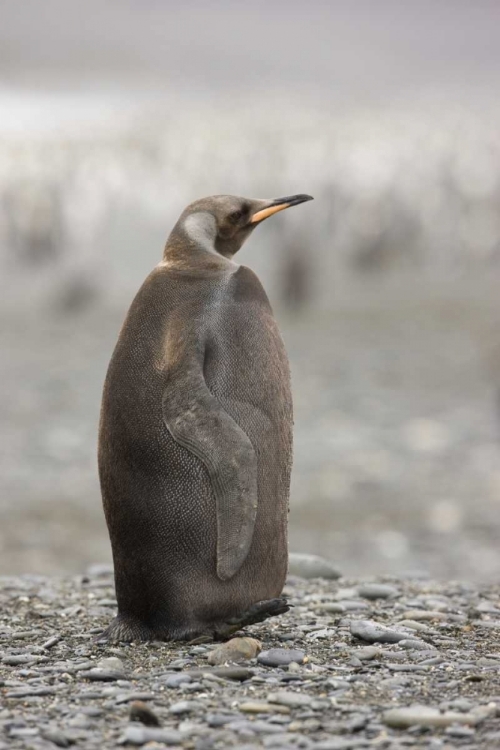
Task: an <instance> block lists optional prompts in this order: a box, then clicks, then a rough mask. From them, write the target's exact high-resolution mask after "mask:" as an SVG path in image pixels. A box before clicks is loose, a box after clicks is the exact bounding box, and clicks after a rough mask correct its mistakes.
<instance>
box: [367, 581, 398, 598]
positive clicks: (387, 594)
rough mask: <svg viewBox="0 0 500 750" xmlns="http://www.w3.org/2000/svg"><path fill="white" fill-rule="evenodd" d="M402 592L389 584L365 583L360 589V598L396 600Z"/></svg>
mask: <svg viewBox="0 0 500 750" xmlns="http://www.w3.org/2000/svg"><path fill="white" fill-rule="evenodd" d="M399 594H400V592H399V589H397V588H396V587H395V586H390V585H389V584H388V583H365V584H364V585H363V586H360V587H359V588H358V596H362V597H363V599H395V598H396V597H397V596H399Z"/></svg>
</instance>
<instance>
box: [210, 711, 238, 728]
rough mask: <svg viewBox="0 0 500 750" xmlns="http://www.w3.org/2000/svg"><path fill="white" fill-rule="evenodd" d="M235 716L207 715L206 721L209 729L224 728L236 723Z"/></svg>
mask: <svg viewBox="0 0 500 750" xmlns="http://www.w3.org/2000/svg"><path fill="white" fill-rule="evenodd" d="M235 719H236V715H235V714H207V717H206V720H207V724H208V726H209V727H224V726H225V725H226V724H229V723H230V722H231V721H235Z"/></svg>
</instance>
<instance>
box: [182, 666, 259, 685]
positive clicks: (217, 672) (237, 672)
mask: <svg viewBox="0 0 500 750" xmlns="http://www.w3.org/2000/svg"><path fill="white" fill-rule="evenodd" d="M183 674H189V675H190V676H191V677H194V678H199V677H204V676H206V675H208V676H210V675H214V676H215V677H221V678H222V679H223V680H231V681H234V682H244V681H245V680H249V679H250V678H251V677H253V675H254V674H255V673H254V670H253V669H246V668H245V667H207V668H206V669H190V670H189V672H188V673H186V672H184V673H183Z"/></svg>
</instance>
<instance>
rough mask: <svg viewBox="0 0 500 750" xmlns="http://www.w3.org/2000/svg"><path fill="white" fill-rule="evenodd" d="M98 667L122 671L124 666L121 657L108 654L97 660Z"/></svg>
mask: <svg viewBox="0 0 500 750" xmlns="http://www.w3.org/2000/svg"><path fill="white" fill-rule="evenodd" d="M97 667H98V668H99V669H104V670H111V671H112V672H122V673H123V672H124V671H125V667H124V664H123V662H122V660H121V659H119V658H118V657H117V656H108V657H107V658H105V659H101V660H100V661H98V662H97Z"/></svg>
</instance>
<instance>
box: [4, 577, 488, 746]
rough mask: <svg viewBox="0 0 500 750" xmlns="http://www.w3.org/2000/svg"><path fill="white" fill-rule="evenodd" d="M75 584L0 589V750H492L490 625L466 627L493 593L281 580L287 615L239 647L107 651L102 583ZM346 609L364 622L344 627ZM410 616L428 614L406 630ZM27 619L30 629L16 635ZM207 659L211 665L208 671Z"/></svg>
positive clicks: (140, 646)
mask: <svg viewBox="0 0 500 750" xmlns="http://www.w3.org/2000/svg"><path fill="white" fill-rule="evenodd" d="M40 581H42V583H41V582H40ZM80 581H81V579H79V580H78V581H77V583H76V585H75V579H71V578H68V579H61V580H55V579H54V580H51V579H42V578H40V577H33V578H29V577H28V578H22V579H20V578H10V579H5V578H0V605H1V608H2V615H3V616H4V618H5V619H4V623H8V625H6V624H3V625H2V624H1V623H0V685H1V694H2V698H3V699H4V700H3V703H2V704H0V738H1V739H0V750H4V747H5V748H7V747H8V748H9V750H10V747H13V748H14V747H18V746H19V748H21V747H25V748H26V750H49V748H50V747H67V746H69V745H71V746H74V747H78V748H79V750H91V748H98V747H118V746H119V745H118V741H120V743H121V744H125V745H128V746H130V747H132V746H133V745H135V746H140V745H147V746H149V747H151V748H153V747H167V746H172V745H175V746H176V747H178V748H179V747H184V748H186V750H188V749H189V748H190V749H191V750H216V748H217V749H219V748H220V750H225V748H229V747H238V748H245V747H246V748H247V750H250V748H252V750H253V748H255V747H256V746H258V747H262V746H264V747H269V748H273V747H275V748H283V750H285V748H288V749H290V748H303V750H327V749H328V748H330V750H332V749H333V750H354V749H355V748H365V747H366V748H375V747H378V746H380V747H382V746H383V747H384V748H387V750H406V748H408V750H409V749H410V748H412V747H415V748H417V747H424V746H425V747H428V748H429V750H431V749H432V750H445V748H446V750H450V748H452V747H457V748H458V747H459V746H460V747H461V746H472V745H474V746H476V745H477V746H478V747H483V746H484V747H485V748H486V747H487V748H490V747H491V748H493V747H496V746H497V745H498V744H499V741H500V734H499V733H498V732H495V727H496V724H495V722H496V723H498V722H497V718H498V715H499V713H500V711H499V706H500V690H497V687H498V686H497V677H498V674H497V673H498V670H499V668H500V648H499V646H498V632H499V630H498V628H496V627H494V628H487V627H482V626H479V625H477V624H476V623H477V622H478V620H479V618H486V619H485V621H490V622H492V621H493V622H494V621H495V618H497V617H498V615H497V612H496V611H495V610H499V611H500V607H499V602H500V586H498V584H491V585H489V586H479V585H476V584H468V585H467V586H465V585H463V584H460V582H457V583H453V584H446V583H445V584H442V583H437V582H433V581H429V580H428V579H427V580H417V579H412V580H411V581H410V580H406V579H404V578H399V579H396V578H394V579H391V585H392V584H394V585H393V588H394V589H395V590H396V592H397V593H396V594H395V595H389V596H386V597H385V598H384V597H382V598H379V599H378V600H373V601H371V600H370V599H369V598H366V597H363V598H361V594H360V592H362V591H363V590H364V589H365V593H366V587H373V586H374V585H376V586H379V585H383V586H386V585H387V584H385V583H384V584H374V583H373V581H368V582H366V581H359V580H357V581H356V580H348V581H346V582H345V585H344V586H342V587H341V588H339V586H338V583H337V582H336V581H334V580H330V581H328V580H325V579H324V578H319V579H308V580H305V579H300V578H296V579H290V581H289V583H288V584H287V588H286V591H285V594H286V595H287V596H288V598H289V600H290V603H291V604H292V605H293V606H292V607H291V609H290V612H289V613H288V614H287V616H286V618H283V619H281V618H274V619H272V620H269V621H267V622H264V623H259V624H256V625H253V626H252V627H251V628H249V629H248V636H246V635H245V634H243V633H242V634H241V639H240V638H233V639H231V640H229V641H227V642H226V643H224V644H221V643H218V644H203V645H197V644H189V643H184V642H172V643H164V642H160V641H157V642H152V643H134V644H131V645H128V644H122V645H121V646H120V647H119V648H115V647H113V646H112V645H111V644H108V643H104V642H103V641H99V640H97V641H96V640H94V638H93V636H94V635H95V634H100V633H102V631H103V629H104V628H105V627H106V624H107V623H108V622H109V618H110V613H109V611H107V610H106V611H104V610H105V607H104V606H101V604H100V603H102V601H103V599H102V594H105V595H106V596H110V595H111V590H112V589H111V580H110V579H98V578H95V577H93V578H92V577H90V578H89V579H88V582H87V583H85V584H81V582H80ZM100 584H102V586H101V585H100ZM108 587H109V592H108V591H107V590H106V591H105V592H104V591H102V589H104V588H106V589H107V588H108ZM96 589H99V596H96V597H95V598H94V599H92V598H90V599H89V592H92V591H94V590H96ZM49 590H50V592H51V593H50V596H48V597H46V596H45V594H44V593H43V592H44V591H49ZM368 590H369V591H370V589H369V588H368ZM39 593H41V596H38V594H39ZM358 597H359V598H358ZM330 605H335V607H338V611H334V612H333V613H332V612H329V611H327V609H328V607H329V606H330ZM360 607H361V609H359V612H360V613H362V612H363V611H364V612H366V611H367V610H369V611H373V612H376V616H375V615H374V616H373V619H368V618H367V616H366V615H363V614H361V617H364V618H366V619H363V620H360V619H356V618H357V617H359V616H360V614H358V608H360ZM38 608H40V610H39V611H40V613H41V615H40V617H38V615H37V614H36V613H37V612H38ZM62 612H64V613H65V614H64V618H62V614H61V613H62ZM422 612H424V613H427V614H429V613H431V617H426V616H424V618H423V619H419V615H420V614H421V613H422ZM410 613H412V614H413V613H416V618H417V619H415V618H414V617H409V616H408V615H409V614H410ZM432 613H438V617H434V614H432ZM32 617H33V621H34V622H35V621H36V623H37V627H36V628H35V627H33V628H29V627H28V626H27V622H29V621H30V620H31V618H32ZM468 618H472V619H468ZM488 618H490V619H489V620H488ZM56 623H58V624H59V626H60V624H61V623H63V625H64V628H63V629H61V627H59V628H58V629H57V631H55V629H54V625H55V624H56ZM38 624H39V627H38ZM56 632H57V635H56ZM359 633H362V634H363V635H364V637H360V636H359V635H357V634H359ZM388 633H389V637H388ZM250 636H251V638H250ZM50 637H52V639H54V638H57V643H54V644H53V645H50V644H51V638H50ZM257 639H258V642H259V648H260V642H262V644H263V648H264V651H261V652H260V653H256V654H255V655H254V656H252V657H250V658H251V659H252V662H251V663H249V662H248V661H247V662H243V663H241V664H235V665H233V666H224V665H225V662H226V661H227V652H228V651H229V650H231V649H232V648H233V647H234V644H235V641H236V643H238V641H243V642H244V643H246V644H248V641H250V643H252V640H254V641H255V640H257ZM283 641H285V642H283ZM427 641H432V643H429V642H427ZM384 642H387V645H384ZM35 644H36V645H35ZM38 644H49V647H48V648H44V647H43V646H41V645H38ZM305 644H306V645H307V648H306V647H305ZM2 647H3V649H2ZM436 647H437V648H438V649H439V651H438V650H437V649H436ZM221 652H222V654H224V652H225V653H226V656H223V657H221V658H223V659H224V661H222V664H210V663H209V661H212V660H213V661H218V660H217V659H216V658H215V655H216V654H217V653H221ZM306 654H307V656H306ZM248 656H250V655H249V654H248ZM6 659H7V661H8V660H9V659H12V660H13V661H14V663H13V664H7V663H6V661H5V660H6ZM240 683H241V684H240ZM495 691H496V693H498V695H496V694H495ZM439 701H441V702H440V703H439ZM438 703H439V705H438ZM419 704H425V705H419ZM405 706H409V708H405ZM391 712H392V713H391ZM394 712H396V714H394ZM401 712H403V713H402V714H401ZM129 719H131V721H129ZM386 720H387V723H386ZM391 722H392V724H393V725H394V726H395V728H396V725H397V727H398V728H399V729H398V734H396V733H395V732H393V730H392V729H391ZM160 724H161V726H160ZM497 735H498V736H497ZM2 741H3V747H2ZM9 743H10V744H9Z"/></svg>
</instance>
